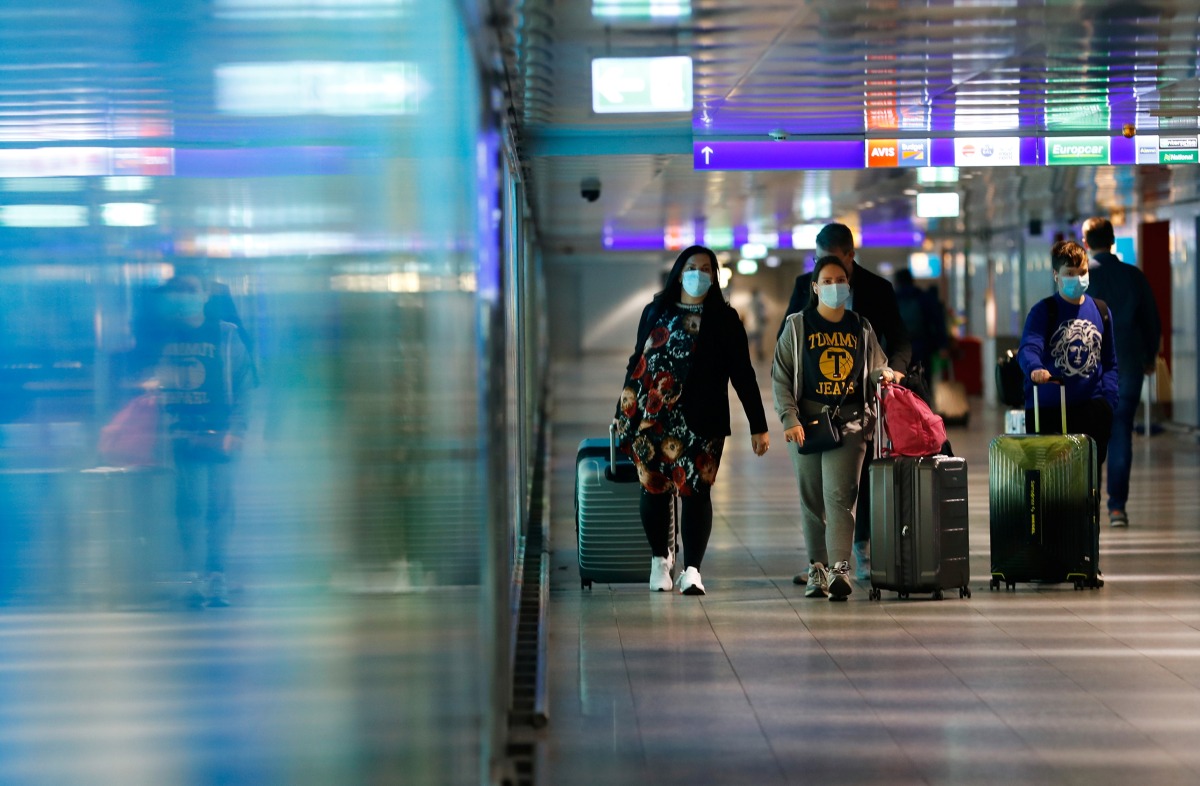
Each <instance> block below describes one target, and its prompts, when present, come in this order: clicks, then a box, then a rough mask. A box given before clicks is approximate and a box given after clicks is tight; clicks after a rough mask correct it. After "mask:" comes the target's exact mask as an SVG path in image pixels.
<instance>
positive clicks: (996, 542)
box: [988, 392, 1103, 590]
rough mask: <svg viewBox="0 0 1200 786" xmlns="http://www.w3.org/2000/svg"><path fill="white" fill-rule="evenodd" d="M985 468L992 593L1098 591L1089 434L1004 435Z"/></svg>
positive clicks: (1096, 489) (1096, 488)
mask: <svg viewBox="0 0 1200 786" xmlns="http://www.w3.org/2000/svg"><path fill="white" fill-rule="evenodd" d="M1062 398H1063V406H1062V408H1061V411H1062V412H1063V431H1066V414H1065V413H1066V406H1065V393H1062ZM1035 402H1036V392H1035ZM1035 411H1036V403H1035ZM1035 430H1038V429H1037V427H1036V426H1035ZM988 465H989V478H988V499H989V504H990V509H991V510H990V514H991V516H990V518H991V541H992V542H991V557H992V580H991V588H992V589H993V590H995V589H999V588H1000V585H1001V584H1003V585H1004V586H1005V588H1007V589H1012V588H1013V587H1015V586H1016V584H1017V583H1019V582H1035V581H1036V582H1045V583H1055V582H1071V583H1073V584H1074V585H1075V588H1076V589H1082V588H1084V587H1091V588H1098V587H1101V586H1103V581H1102V580H1101V579H1100V467H1099V462H1098V460H1097V456H1096V443H1095V441H1094V440H1093V439H1092V438H1091V437H1089V436H1087V435H1086V434H1051V435H1036V434H1029V435H1024V434H1022V435H1013V434H1005V435H1002V436H998V437H996V438H995V439H993V440H992V442H991V445H990V446H989V448H988Z"/></svg>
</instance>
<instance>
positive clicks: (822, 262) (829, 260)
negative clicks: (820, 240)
mask: <svg viewBox="0 0 1200 786" xmlns="http://www.w3.org/2000/svg"><path fill="white" fill-rule="evenodd" d="M827 265H837V266H838V267H839V268H841V271H842V272H843V273H846V266H845V265H843V264H842V260H840V259H838V258H837V257H835V256H834V255H832V254H830V255H829V256H824V257H821V258H820V259H818V260H817V264H815V265H813V272H812V278H811V279H809V284H810V286H809V288H808V307H809V308H816V307H817V304H818V303H820V302H821V299H820V298H819V297H817V291H816V290H815V289H813V288H812V286H811V285H812V284H815V283H817V279H818V278H820V277H821V270H822V269H823V268H825V267H826V266H827ZM846 278H847V279H849V278H850V274H849V273H846ZM850 291H852V292H853V291H854V287H851V288H850Z"/></svg>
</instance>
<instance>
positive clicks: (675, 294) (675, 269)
mask: <svg viewBox="0 0 1200 786" xmlns="http://www.w3.org/2000/svg"><path fill="white" fill-rule="evenodd" d="M697 254H707V255H708V259H709V261H710V262H711V263H712V286H710V287H709V288H708V292H707V293H706V294H705V296H704V307H705V308H706V309H707V308H708V307H709V306H712V305H715V304H718V303H720V304H724V303H725V294H724V293H723V292H721V265H720V263H719V262H717V255H716V254H714V253H713V250H712V249H711V248H707V247H706V246H688V247H687V248H685V249H684V250H683V251H680V252H679V256H677V257H676V258H675V264H674V265H672V266H671V272H670V273H668V274H667V284H666V286H664V287H663V288H662V291H661V292H659V293H658V294H657V295H655V296H654V302H655V303H657V304H658V305H660V306H664V305H671V304H674V303H678V302H679V301H680V300H681V299H682V298H683V266H684V265H686V264H687V261H688V260H689V259H691V258H692V257H694V256H696V255H697Z"/></svg>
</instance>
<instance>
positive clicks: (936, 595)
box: [933, 589, 946, 600]
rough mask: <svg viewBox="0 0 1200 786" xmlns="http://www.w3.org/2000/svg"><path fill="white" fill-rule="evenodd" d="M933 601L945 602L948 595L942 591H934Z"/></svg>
mask: <svg viewBox="0 0 1200 786" xmlns="http://www.w3.org/2000/svg"><path fill="white" fill-rule="evenodd" d="M933 599H934V600H945V599H946V593H944V592H942V591H941V590H940V589H938V590H934V591H933Z"/></svg>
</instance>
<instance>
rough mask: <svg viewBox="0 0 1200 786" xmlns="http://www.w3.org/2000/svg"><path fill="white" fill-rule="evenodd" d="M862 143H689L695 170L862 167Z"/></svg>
mask: <svg viewBox="0 0 1200 786" xmlns="http://www.w3.org/2000/svg"><path fill="white" fill-rule="evenodd" d="M865 144H866V143H865V142H863V140H861V139H853V140H832V141H830V140H822V141H808V140H803V141H794V142H725V141H719V140H718V141H703V140H695V141H693V142H692V162H693V166H695V168H696V169H697V170H713V171H716V170H727V169H862V168H863V162H864V160H865V159H864V157H863V156H864V151H865V149H866V148H865Z"/></svg>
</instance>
